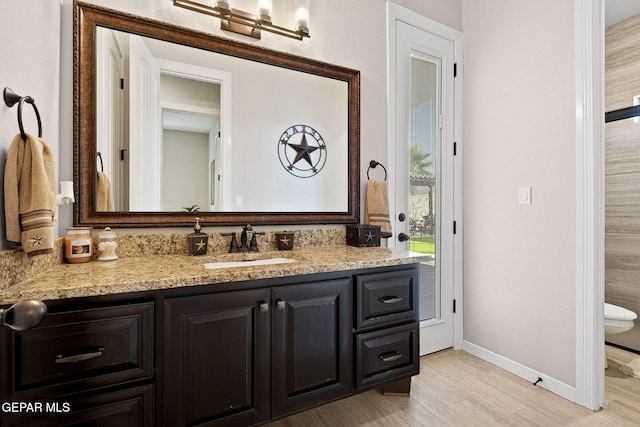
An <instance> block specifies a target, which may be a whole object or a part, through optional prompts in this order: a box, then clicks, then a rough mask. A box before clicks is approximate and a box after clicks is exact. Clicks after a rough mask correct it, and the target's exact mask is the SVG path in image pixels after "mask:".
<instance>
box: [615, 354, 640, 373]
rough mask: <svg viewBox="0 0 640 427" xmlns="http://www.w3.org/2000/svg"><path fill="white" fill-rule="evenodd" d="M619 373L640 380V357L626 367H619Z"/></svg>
mask: <svg viewBox="0 0 640 427" xmlns="http://www.w3.org/2000/svg"><path fill="white" fill-rule="evenodd" d="M618 371H620V372H622V373H623V374H626V375H629V376H631V377H634V378H640V357H636V358H635V359H633V360H632V361H631V362H629V363H627V364H626V365H622V366H620V367H618Z"/></svg>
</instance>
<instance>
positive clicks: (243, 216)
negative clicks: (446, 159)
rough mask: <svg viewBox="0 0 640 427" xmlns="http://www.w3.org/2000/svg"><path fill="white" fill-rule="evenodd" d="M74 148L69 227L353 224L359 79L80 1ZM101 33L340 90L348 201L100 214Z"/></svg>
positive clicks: (352, 74) (75, 42) (357, 168)
mask: <svg viewBox="0 0 640 427" xmlns="http://www.w3.org/2000/svg"><path fill="white" fill-rule="evenodd" d="M73 13H74V18H73V19H74V34H73V38H74V40H73V46H74V53H73V54H74V76H73V78H74V117H73V120H74V145H73V156H74V157H73V178H74V181H75V182H76V203H75V205H74V214H73V223H74V225H76V226H90V227H105V226H110V227H178V226H191V225H193V218H194V216H196V215H197V216H198V217H200V218H202V223H203V224H205V225H208V226H212V225H239V224H254V225H256V224H257V225H260V224H262V225H266V224H274V225H275V224H339V223H341V224H347V223H357V222H359V220H360V72H359V71H357V70H353V69H349V68H345V67H340V66H336V65H332V64H327V63H324V62H320V61H316V60H312V59H308V58H304V57H300V56H295V55H291V54H287V53H284V52H279V51H275V50H270V49H265V48H263V47H257V46H253V45H248V44H245V43H240V42H237V41H235V40H231V39H226V38H222V37H217V36H213V35H211V34H207V33H203V32H198V31H194V30H191V29H188V28H184V27H179V26H175V25H172V24H168V23H164V22H159V21H155V20H152V19H148V18H143V17H139V16H134V15H130V14H126V13H122V12H120V11H116V10H111V9H106V8H102V7H98V6H95V5H90V4H86V3H82V2H75V3H74V9H73ZM97 26H101V27H106V28H111V29H114V30H120V31H125V32H130V33H134V34H138V35H141V36H145V37H150V38H155V39H159V40H165V41H169V42H172V43H177V44H181V45H185V46H190V47H195V48H198V49H204V50H209V51H213V52H218V53H223V54H227V55H231V56H234V57H238V58H243V59H247V60H250V61H257V62H261V63H265V64H270V65H274V66H278V67H283V68H285V69H290V70H295V71H300V72H303V73H310V74H314V75H319V76H324V77H328V78H332V79H337V80H340V81H344V82H346V83H347V91H348V94H347V99H348V104H349V105H348V118H347V121H348V123H347V126H348V156H349V158H348V187H349V189H348V202H347V210H346V211H344V212H300V213H296V212H197V213H192V212H99V211H96V208H95V202H94V201H95V195H96V184H97V178H96V177H97V167H96V88H95V81H96V80H95V77H96V60H95V58H96V52H95V33H96V27H97Z"/></svg>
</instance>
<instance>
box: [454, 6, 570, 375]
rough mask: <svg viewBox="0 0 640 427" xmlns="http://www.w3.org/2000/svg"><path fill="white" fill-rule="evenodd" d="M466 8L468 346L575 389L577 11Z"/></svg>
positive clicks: (465, 146)
mask: <svg viewBox="0 0 640 427" xmlns="http://www.w3.org/2000/svg"><path fill="white" fill-rule="evenodd" d="M462 6H463V7H462V11H463V12H462V24H463V31H464V37H465V47H464V51H465V58H464V61H465V64H464V66H465V69H464V76H465V81H464V96H465V109H464V110H465V111H464V117H465V127H464V138H465V141H464V150H465V151H464V156H465V157H464V159H465V164H464V193H465V197H464V210H465V229H464V232H465V242H464V263H465V266H464V299H465V304H464V316H465V320H464V339H465V341H468V342H471V343H473V344H475V345H478V346H480V347H482V348H485V349H487V350H490V351H492V352H495V353H497V354H500V355H502V356H504V357H506V358H508V359H511V360H513V361H516V362H518V363H520V364H522V365H525V366H527V367H529V368H531V369H534V370H536V371H538V372H541V373H544V374H546V375H548V376H550V377H553V378H555V379H557V380H559V381H562V382H564V383H566V384H568V385H574V384H575V375H574V374H575V373H574V365H575V330H576V329H575V328H576V326H575V260H574V259H575V232H574V228H575V227H574V218H575V177H574V176H575V96H574V34H573V31H574V26H573V22H574V7H573V2H568V1H565V2H558V1H556V0H541V1H536V2H529V1H514V0H463V3H462ZM521 186H531V187H532V188H533V196H532V200H533V204H532V205H524V206H520V205H518V187H521Z"/></svg>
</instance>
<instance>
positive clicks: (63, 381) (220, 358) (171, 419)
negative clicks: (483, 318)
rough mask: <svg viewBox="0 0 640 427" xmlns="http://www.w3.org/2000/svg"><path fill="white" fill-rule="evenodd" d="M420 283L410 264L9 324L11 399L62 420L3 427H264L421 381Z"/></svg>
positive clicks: (1, 367)
mask: <svg viewBox="0 0 640 427" xmlns="http://www.w3.org/2000/svg"><path fill="white" fill-rule="evenodd" d="M417 286H418V268H417V265H409V266H396V267H385V268H371V269H365V270H358V271H354V272H350V271H346V272H334V273H322V274H314V275H309V276H298V277H287V278H280V279H264V280H255V281H246V282H238V283H225V284H219V285H205V286H195V287H185V288H177V289H169V290H157V291H148V292H138V293H131V294H119V295H109V296H101V297H90V298H81V299H75V300H67V301H65V300H58V301H52V302H51V305H50V310H49V314H48V315H47V317H46V318H45V320H44V322H43V323H42V324H41V325H39V326H37V327H36V328H33V329H31V330H27V331H22V332H15V331H11V330H9V329H8V328H0V403H6V402H32V403H35V402H42V404H43V405H45V404H47V402H50V404H51V405H53V404H57V405H59V409H60V411H59V412H52V411H47V412H46V413H45V411H42V412H41V413H25V412H22V413H16V412H14V413H11V412H7V411H4V412H0V425H1V426H18V425H24V426H41V425H42V426H62V425H89V426H103V425H105V426H114V427H125V426H132V427H133V426H167V427H179V426H251V425H259V424H264V423H266V422H268V421H269V420H272V419H276V418H281V417H284V416H286V415H288V414H292V413H294V412H298V411H301V410H304V409H307V408H311V407H315V406H318V405H321V404H323V403H326V402H329V401H332V400H336V399H339V398H342V397H346V396H350V395H352V394H355V393H358V392H361V391H364V390H367V389H370V388H373V387H378V386H386V385H389V384H392V383H394V384H410V377H411V376H412V375H415V374H417V373H418V366H419V363H418V317H417V308H418V307H417V301H418V298H417V295H418V289H417ZM399 380H402V381H401V382H398V381H399ZM65 405H68V406H65ZM50 408H51V409H55V407H54V406H51V407H50ZM65 408H68V410H66V412H65Z"/></svg>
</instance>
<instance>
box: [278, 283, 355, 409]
mask: <svg viewBox="0 0 640 427" xmlns="http://www.w3.org/2000/svg"><path fill="white" fill-rule="evenodd" d="M272 299H273V302H274V309H273V311H272V312H273V320H272V322H273V328H272V331H273V347H272V358H273V360H272V366H273V372H272V395H271V398H272V411H273V417H274V418H276V417H280V416H283V415H285V414H288V413H291V412H294V411H298V410H301V409H304V408H308V407H311V406H314V405H317V404H319V403H322V402H327V401H329V400H333V399H337V398H339V397H342V396H345V395H347V394H349V393H351V387H352V362H351V360H352V359H351V341H350V336H351V325H352V320H351V279H340V280H330V281H325V282H316V283H311V284H305V285H294V286H284V287H279V288H275V289H273V293H272Z"/></svg>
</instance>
